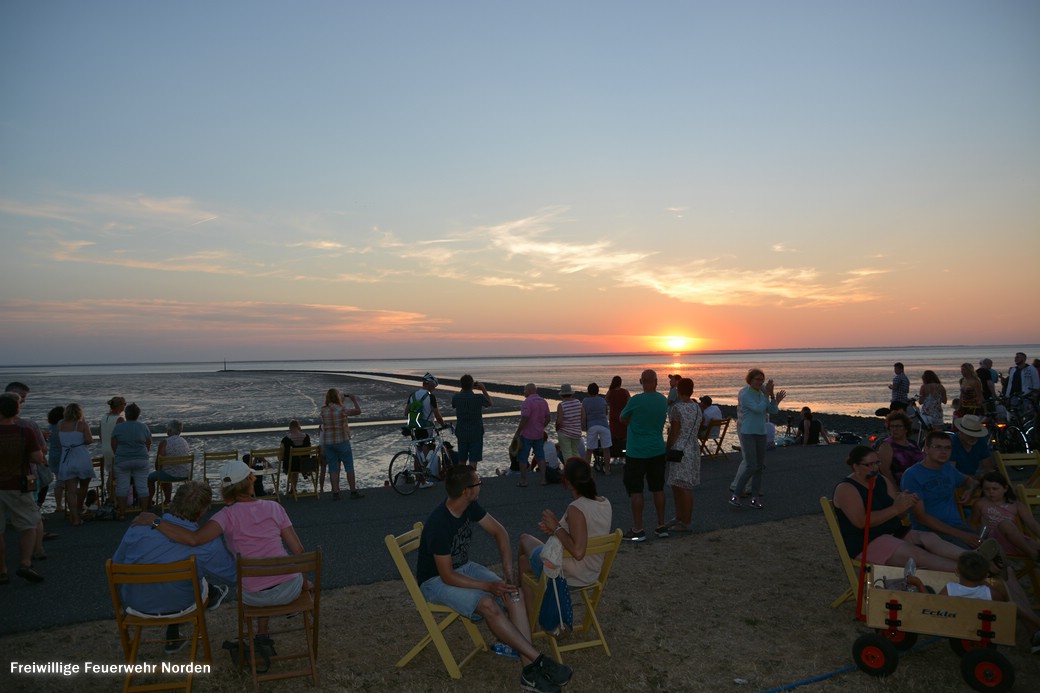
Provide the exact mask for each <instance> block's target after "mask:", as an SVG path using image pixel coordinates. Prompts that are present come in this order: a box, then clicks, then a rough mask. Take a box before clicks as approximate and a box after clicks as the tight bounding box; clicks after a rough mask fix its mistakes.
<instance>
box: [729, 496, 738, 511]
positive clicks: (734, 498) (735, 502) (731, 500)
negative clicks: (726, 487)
mask: <svg viewBox="0 0 1040 693" xmlns="http://www.w3.org/2000/svg"><path fill="white" fill-rule="evenodd" d="M729 504H730V505H732V506H733V507H734V508H739V507H740V496H738V495H737V494H735V493H734V494H733V495H732V496H730V497H729Z"/></svg>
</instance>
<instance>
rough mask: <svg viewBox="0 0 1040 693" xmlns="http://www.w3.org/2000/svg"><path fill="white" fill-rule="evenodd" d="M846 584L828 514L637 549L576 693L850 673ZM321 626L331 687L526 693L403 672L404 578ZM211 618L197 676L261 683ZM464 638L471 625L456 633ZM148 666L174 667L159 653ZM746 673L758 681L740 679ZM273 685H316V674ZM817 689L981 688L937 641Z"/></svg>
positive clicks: (95, 652) (70, 640)
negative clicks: (241, 665) (237, 663)
mask: <svg viewBox="0 0 1040 693" xmlns="http://www.w3.org/2000/svg"><path fill="white" fill-rule="evenodd" d="M843 588H844V582H843V578H842V576H841V572H840V568H839V566H838V562H837V559H836V558H835V557H834V549H833V544H832V543H831V539H830V536H829V534H828V533H827V530H826V528H825V526H824V523H823V520H822V518H820V517H805V518H800V519H796V520H787V521H783V522H775V523H767V524H759V525H753V526H748V527H742V528H738V529H731V530H725V531H720V532H715V533H711V534H703V535H694V536H689V537H685V538H681V539H669V540H665V541H650V542H647V543H646V544H644V545H638V546H633V545H627V544H626V545H624V546H622V553H621V555H620V556H619V558H618V561H617V562H616V564H615V569H614V574H613V576H612V578H611V583H610V584H609V586H608V589H607V593H606V596H605V597H604V601H603V604H602V605H601V616H602V621H603V623H604V624H605V628H606V629H607V634H608V638H609V640H610V646H611V649H612V650H613V655H614V656H613V657H611V658H607V657H606V656H604V655H603V653H602V651H597V650H586V651H584V652H579V653H573V654H572V655H571V656H570V657H568V658H567V660H566V661H567V663H568V664H570V665H571V666H573V667H574V670H575V675H574V680H573V682H572V683H571V685H570V686H568V687H567V690H568V691H570V692H572V693H573V692H576V691H597V690H598V691H608V690H610V691H615V690H621V691H646V690H654V691H716V690H720V689H731V690H736V691H752V690H756V691H761V690H768V689H773V688H778V687H781V686H785V685H789V684H792V683H795V682H798V681H802V680H805V679H809V678H813V677H816V676H820V675H824V674H828V673H830V672H834V671H836V670H840V669H844V668H847V667H848V666H850V665H851V664H852V659H851V654H850V650H851V647H852V643H853V642H854V641H855V639H856V638H857V637H858V636H859V635H860V634H862V633H863V632H866V631H865V629H864V628H863V627H862V626H860V625H859V624H858V623H857V622H856V621H855V619H854V613H853V612H854V606H852V605H850V604H845V605H843V606H842V607H840V608H838V609H831V608H830V607H829V604H830V602H831V601H832V600H833V599H834V598H835V597H836V596H837V595H838V593H839V592H840V591H841V590H842V589H843ZM321 618H322V642H321V646H320V665H321V669H322V675H321V686H320V688H321V689H329V690H332V689H345V690H351V691H373V692H375V691H379V692H380V693H382V692H385V691H474V690H481V691H483V690H516V687H517V682H518V679H519V665H518V664H517V663H516V661H515V660H509V659H505V658H502V657H496V656H494V655H493V654H490V653H489V654H487V655H482V656H478V657H477V659H476V660H474V662H473V663H471V664H470V665H469V666H468V667H467V668H466V669H465V670H464V672H463V673H464V677H463V679H462V681H460V682H453V681H451V679H449V678H448V676H447V674H446V673H445V671H444V669H443V667H442V666H441V664H440V661H439V659H437V658H436V654H435V652H433V651H432V648H430V649H428V650H427V651H426V652H424V653H422V654H421V655H420V656H419V657H418V658H417V659H416V660H414V661H413V662H412V663H411V664H409V665H408V666H407V667H405V668H404V669H401V670H399V669H396V668H395V667H394V662H395V661H396V660H397V658H398V657H399V656H400V655H401V654H403V653H404V652H405V651H406V650H407V649H409V648H410V647H411V645H412V644H413V643H414V642H416V641H417V640H418V639H419V638H420V637H421V636H422V634H423V632H422V625H421V623H420V622H419V619H418V616H417V614H416V612H415V610H414V608H413V607H412V606H411V603H410V601H409V599H408V596H407V594H406V592H405V590H404V588H403V586H402V585H401V584H400V583H399V582H385V583H379V584H375V585H367V586H361V587H348V588H344V589H340V590H334V591H329V592H327V593H325V595H324V596H323V601H322V614H321ZM208 623H209V627H210V632H211V637H212V639H213V641H214V644H215V648H214V657H215V667H214V671H213V673H212V674H210V675H208V676H206V677H204V678H202V679H200V680H199V686H198V690H201V691H207V692H208V691H217V692H224V691H240V690H243V689H246V688H248V687H249V682H248V678H246V677H244V676H242V675H240V674H239V673H238V672H237V671H236V670H235V669H234V668H232V666H231V662H230V659H229V658H228V656H227V654H226V653H225V652H223V651H222V650H220V649H218V648H219V646H220V642H221V641H222V640H223V639H225V638H233V637H234V634H235V631H236V625H235V610H234V608H233V606H232V607H231V608H227V607H224V608H222V609H220V610H218V611H217V612H214V613H212V614H210V616H209V618H208ZM1019 630H1020V633H1019V645H1018V647H1016V648H1002V652H1003V653H1004V654H1005V655H1006V656H1007V657H1008V658H1009V659H1010V660H1011V662H1012V663H1013V664H1014V666H1015V668H1016V671H1017V679H1018V683H1017V685H1016V690H1020V691H1027V690H1037V687H1038V685H1040V657H1036V656H1031V655H1030V654H1029V650H1028V648H1027V647H1026V640H1027V637H1026V635H1025V634H1024V633H1023V632H1021V630H1022V629H1019ZM485 633H486V634H487V635H488V637H489V639H490V634H489V633H487V631H486V630H485ZM461 635H462V633H461V629H459V632H458V633H455V637H456V638H458V637H459V636H461ZM922 640H925V638H922ZM456 642H461V640H459V639H456ZM0 645H2V646H3V648H4V649H5V650H6V651H7V652H8V653H9V656H10V659H11V661H21V662H26V661H33V660H36V661H39V662H44V661H52V660H63V661H66V662H82V661H84V660H93V661H96V662H106V663H116V662H118V661H119V660H120V654H119V649H118V641H117V638H116V633H115V625H114V622H112V621H101V622H94V623H87V624H80V625H73V626H67V627H64V628H58V629H52V630H49V631H47V632H46V633H41V632H37V633H25V634H21V635H15V636H8V637H4V638H2V639H0ZM146 656H147V657H149V658H150V659H149V661H160V660H161V653H160V652H159V651H158V650H156V651H154V652H150V653H147V654H146ZM5 674H6V672H5ZM4 678H6V679H7V682H5V683H4V685H3V687H4V689H5V690H18V689H22V690H29V689H32V690H36V691H41V692H44V691H62V692H64V691H69V690H77V691H111V690H116V689H117V688H118V687H119V684H120V683H121V682H120V681H118V679H115V678H112V677H107V678H106V677H89V678H88V677H80V678H76V679H72V680H69V679H62V678H60V677H39V678H34V679H32V680H31V681H30V680H27V679H21V680H19V679H15V680H14V687H13V688H12V687H9V685H10V684H9V682H10V681H11V679H10V678H8V677H7V676H6V675H5V677H4ZM735 679H744V680H746V681H747V682H748V683H747V684H746V685H740V684H736V683H735V682H734V680H735ZM264 688H265V690H285V691H296V690H313V689H312V688H311V687H310V686H309V685H308V683H307V680H306V679H296V680H293V681H286V682H280V683H274V684H266V685H265V687H264ZM807 690H817V691H837V690H840V691H871V692H873V691H889V692H890V691H914V692H921V693H932V692H933V691H936V690H968V688H967V686H966V684H965V683H964V682H963V681H962V679H961V676H960V663H959V660H958V659H957V658H956V657H955V656H954V655H953V653H952V652H951V651H950V649H949V647H948V646H947V645H946V643H945V642H943V641H939V642H937V643H934V644H932V645H930V646H928V647H924V648H922V649H920V650H918V651H916V652H913V653H911V654H910V655H909V656H907V657H904V658H902V659H901V661H900V664H899V668H898V670H897V671H896V673H895V674H894V675H893V676H892V677H890V678H889V679H887V680H882V681H879V680H876V679H872V678H870V677H868V676H866V675H865V674H862V673H860V672H858V671H852V672H848V673H841V674H838V675H836V676H834V677H832V678H829V679H826V680H824V681H821V682H819V683H814V684H812V685H811V687H810V688H808V689H807Z"/></svg>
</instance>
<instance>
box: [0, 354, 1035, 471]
mask: <svg viewBox="0 0 1040 693" xmlns="http://www.w3.org/2000/svg"><path fill="white" fill-rule="evenodd" d="M1016 351H1025V352H1026V353H1027V354H1029V355H1030V358H1032V357H1033V356H1035V355H1037V354H1038V353H1040V345H1036V344H1032V345H1011V346H1007V345H985V346H909V347H871V348H855V349H851V348H849V349H790V350H773V351H717V352H697V353H688V354H616V355H602V354H597V355H555V356H554V355H548V356H508V357H505V356H503V357H466V358H422V359H418V358H417V359H379V360H375V359H364V360H362V359H342V360H325V361H246V362H233V361H227V362H224V361H220V362H205V363H136V364H68V365H41V366H4V367H0V379H3V381H4V382H5V383H7V382H12V381H20V382H24V383H26V384H27V385H28V386H29V387H30V388H31V392H30V394H29V398H28V400H27V402H26V404H25V406H24V407H23V410H22V415H23V416H25V417H27V418H31V419H33V420H35V421H36V422H37V423H39V424H40V425H41V427H44V428H46V419H47V412H48V411H49V410H50V409H51V408H52V407H55V406H58V405H62V406H64V405H66V404H68V403H70V402H78V403H80V404H81V405H82V406H83V408H84V411H85V412H86V417H87V420H88V422H89V423H91V424H92V425H93V426H94V427H95V429H96V425H97V422H98V421H99V419H100V417H101V415H102V414H104V413H105V412H106V411H107V406H106V405H105V402H106V401H107V400H108V399H110V398H111V397H113V396H115V395H121V396H123V397H125V398H126V399H127V401H132V402H137V404H138V405H139V406H140V407H141V409H142V415H141V420H142V421H145V422H146V423H148V424H149V426H150V427H151V428H152V430H153V431H154V432H155V433H156V434H161V433H162V432H163V431H164V430H165V422H166V421H169V420H170V419H179V420H181V421H183V422H184V425H185V436H186V437H187V438H188V440H189V442H190V443H191V444H192V447H193V450H194V451H195V452H196V453H197V454H198V457H199V458H201V454H200V453H201V452H202V451H205V450H209V451H216V450H219V451H225V450H236V451H238V452H240V453H241V452H245V451H248V450H251V449H255V448H265V447H275V446H277V445H278V442H279V440H280V439H281V437H282V436H283V435H284V434H285V431H286V430H287V424H288V421H289V420H290V419H294V418H295V419H297V420H299V421H300V423H301V424H302V425H303V426H304V430H306V431H310V432H312V433H313V432H314V431H315V430H316V428H317V423H318V421H319V414H318V412H319V410H320V408H321V406H322V404H323V402H324V397H325V392H326V391H327V390H328V389H329V388H332V387H337V388H340V389H344V390H345V391H348V392H353V393H354V394H356V395H357V396H358V398H359V401H360V403H361V406H362V414H361V416H358V417H354V419H353V420H352V423H351V427H352V430H353V447H354V455H355V463H356V467H357V474H358V480H359V483H361V485H362V486H375V485H383V480H384V479H385V477H386V470H387V466H388V464H389V460H390V457H391V456H392V455H393V453H394V452H396V451H397V450H399V449H403V448H404V447H406V443H407V440H406V439H404V438H402V436H401V434H400V427H401V425H402V423H403V418H404V404H405V398H406V397H407V394H408V393H409V392H410V391H411V390H413V389H414V388H415V380H414V379H415V378H416V377H418V376H422V375H423V374H424V373H427V372H430V373H433V374H434V375H436V376H438V377H440V378H445V379H457V378H459V377H460V376H461V375H463V374H465V373H469V374H471V375H473V376H474V377H475V378H476V379H477V380H480V381H483V382H485V383H488V384H489V390H490V391H491V394H492V396H493V398H494V400H495V407H494V408H493V409H492V410H491V413H490V414H489V415H488V416H487V424H486V427H487V429H488V434H487V439H486V443H485V461H486V464H485V465H484V468H483V469H482V470H481V471H482V472H483V473H490V472H491V471H493V468H494V467H495V466H502V465H504V464H507V460H506V456H505V449H506V448H507V447H508V441H509V438H510V437H511V435H512V432H513V430H514V429H515V426H516V420H517V419H516V416H517V412H518V411H519V406H520V402H519V399H520V398H519V397H517V396H516V395H515V394H511V393H507V392H498V391H496V390H495V385H508V386H514V387H515V386H522V385H523V384H525V383H527V382H534V383H535V384H537V385H538V386H539V387H543V388H549V389H550V390H558V389H559V386H560V385H561V384H563V383H570V384H571V385H573V386H574V387H575V389H576V390H577V391H579V392H582V391H584V390H585V388H586V386H587V385H588V384H589V383H592V382H595V383H598V384H599V386H600V388H601V389H602V390H606V388H607V385H608V384H609V382H610V380H611V378H612V377H613V376H615V375H618V376H621V378H622V381H623V386H624V387H626V388H628V389H629V390H630V391H633V392H637V391H638V390H639V374H640V373H641V372H642V371H643V370H645V369H647V368H652V369H654V370H656V371H657V373H658V377H659V381H660V383H661V385H660V387H661V389H662V390H664V389H666V388H667V377H666V376H667V375H668V374H670V373H679V374H681V375H683V376H685V377H690V378H692V379H693V381H694V384H695V390H694V394H695V396H696V397H699V396H701V395H705V394H708V395H711V396H712V398H713V399H714V400H715V401H716V402H718V403H720V404H723V405H726V404H735V402H736V396H737V392H738V391H739V390H740V388H741V387H743V385H744V376H745V375H746V373H747V371H748V369H749V368H754V367H757V368H761V369H762V370H764V371H765V373H766V377H767V378H772V379H773V380H774V381H775V383H776V388H777V389H778V390H780V389H783V390H786V391H787V399H786V400H785V402H784V404H783V405H782V406H783V408H785V409H798V408H801V407H803V406H808V407H810V408H811V409H812V410H813V411H814V412H817V413H820V414H826V413H831V414H843V415H852V416H864V417H873V416H874V412H875V410H876V409H877V408H878V407H881V406H886V405H887V404H888V402H889V390H888V388H887V385H888V384H889V383H890V382H891V380H892V375H893V374H892V364H893V363H895V362H896V361H901V362H902V363H904V364H905V366H906V371H907V374H908V375H909V376H910V380H911V384H912V388H911V389H912V391H916V389H917V387H918V386H919V384H920V377H921V373H922V371H924V370H933V371H935V372H936V373H937V374H938V375H939V377H940V379H941V380H942V381H943V383H944V384H946V386H947V389H948V390H949V391H950V392H951V395H950V396H951V398H952V397H954V396H956V391H957V381H958V379H959V377H960V376H959V371H960V366H961V364H962V363H965V362H967V363H971V364H973V365H977V364H978V362H979V360H980V359H982V358H984V357H988V358H991V359H992V360H993V362H994V367H995V368H997V370H999V371H1001V372H1006V371H1007V368H1008V367H1009V366H1010V365H1011V364H1012V362H1013V356H1014V353H1015V352H1016ZM455 391H456V390H455V389H454V388H450V387H447V386H444V387H441V388H439V389H438V390H437V394H438V396H439V397H440V402H439V403H440V404H441V412H442V414H444V415H445V416H446V417H449V416H450V415H451V414H452V410H451V407H450V398H451V394H453V393H454V392H455ZM550 394H551V393H550ZM948 414H949V412H947V415H948ZM95 454H100V453H99V452H97V451H96V452H95Z"/></svg>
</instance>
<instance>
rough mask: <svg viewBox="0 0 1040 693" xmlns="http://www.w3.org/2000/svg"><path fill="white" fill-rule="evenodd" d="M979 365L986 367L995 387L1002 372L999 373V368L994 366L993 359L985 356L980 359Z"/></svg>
mask: <svg viewBox="0 0 1040 693" xmlns="http://www.w3.org/2000/svg"><path fill="white" fill-rule="evenodd" d="M979 365H980V366H981V367H982V368H983V369H985V371H986V373H987V374H988V376H989V381H990V383H991V384H992V385H993V386H994V387H995V386H996V384H997V383H999V382H1000V373H997V369H996V368H994V367H993V359H989V358H985V359H982V360H981V361H979Z"/></svg>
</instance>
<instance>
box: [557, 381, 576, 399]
mask: <svg viewBox="0 0 1040 693" xmlns="http://www.w3.org/2000/svg"><path fill="white" fill-rule="evenodd" d="M573 394H574V390H573V389H571V386H570V384H569V383H564V384H563V385H560V397H567V396H569V395H573Z"/></svg>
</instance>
